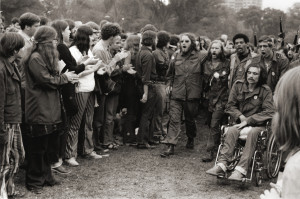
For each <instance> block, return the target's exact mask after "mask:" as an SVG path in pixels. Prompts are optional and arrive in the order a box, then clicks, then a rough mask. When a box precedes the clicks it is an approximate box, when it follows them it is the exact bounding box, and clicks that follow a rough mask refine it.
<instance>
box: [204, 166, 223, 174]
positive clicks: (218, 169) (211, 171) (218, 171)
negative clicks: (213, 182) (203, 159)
mask: <svg viewBox="0 0 300 199" xmlns="http://www.w3.org/2000/svg"><path fill="white" fill-rule="evenodd" d="M205 173H207V174H209V175H213V176H224V175H225V172H224V171H223V169H222V168H221V167H220V166H218V165H216V166H214V167H213V168H211V169H208V170H207V171H206V172H205Z"/></svg>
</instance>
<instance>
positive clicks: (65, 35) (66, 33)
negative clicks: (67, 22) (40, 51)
mask: <svg viewBox="0 0 300 199" xmlns="http://www.w3.org/2000/svg"><path fill="white" fill-rule="evenodd" d="M70 35H71V31H70V29H69V26H67V28H66V29H65V30H64V31H63V32H62V36H63V41H64V42H69V40H70Z"/></svg>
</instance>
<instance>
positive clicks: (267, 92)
mask: <svg viewBox="0 0 300 199" xmlns="http://www.w3.org/2000/svg"><path fill="white" fill-rule="evenodd" d="M225 113H228V114H229V115H230V116H231V117H233V119H234V120H237V119H238V118H239V116H240V115H244V116H245V117H246V118H247V120H246V121H247V124H248V125H250V126H251V125H255V126H261V125H264V124H265V122H266V121H267V120H269V119H272V117H273V114H274V105H273V97H272V91H271V89H270V88H269V87H268V86H267V85H263V86H261V87H257V88H255V89H254V91H253V92H250V91H249V89H248V86H247V84H246V83H245V82H244V81H242V80H238V81H236V83H235V84H234V85H233V87H232V90H231V92H230V95H229V99H228V103H227V105H226V109H225Z"/></svg>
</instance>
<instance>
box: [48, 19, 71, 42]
mask: <svg viewBox="0 0 300 199" xmlns="http://www.w3.org/2000/svg"><path fill="white" fill-rule="evenodd" d="M51 26H52V27H53V28H54V29H55V30H56V32H57V39H58V43H63V42H64V41H63V35H62V32H63V31H65V30H66V28H67V27H68V23H67V22H66V21H64V20H56V21H53V22H52V24H51Z"/></svg>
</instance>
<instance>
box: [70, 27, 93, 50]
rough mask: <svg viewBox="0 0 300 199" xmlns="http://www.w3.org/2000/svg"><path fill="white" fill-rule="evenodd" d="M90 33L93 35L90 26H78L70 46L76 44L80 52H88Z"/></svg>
mask: <svg viewBox="0 0 300 199" xmlns="http://www.w3.org/2000/svg"><path fill="white" fill-rule="evenodd" d="M90 35H93V30H92V28H91V27H89V26H87V25H81V26H79V28H78V30H77V31H76V34H75V37H74V41H73V43H72V44H71V46H76V47H77V48H78V50H79V51H80V52H81V53H82V54H83V53H84V52H85V53H88V51H89V49H90Z"/></svg>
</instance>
